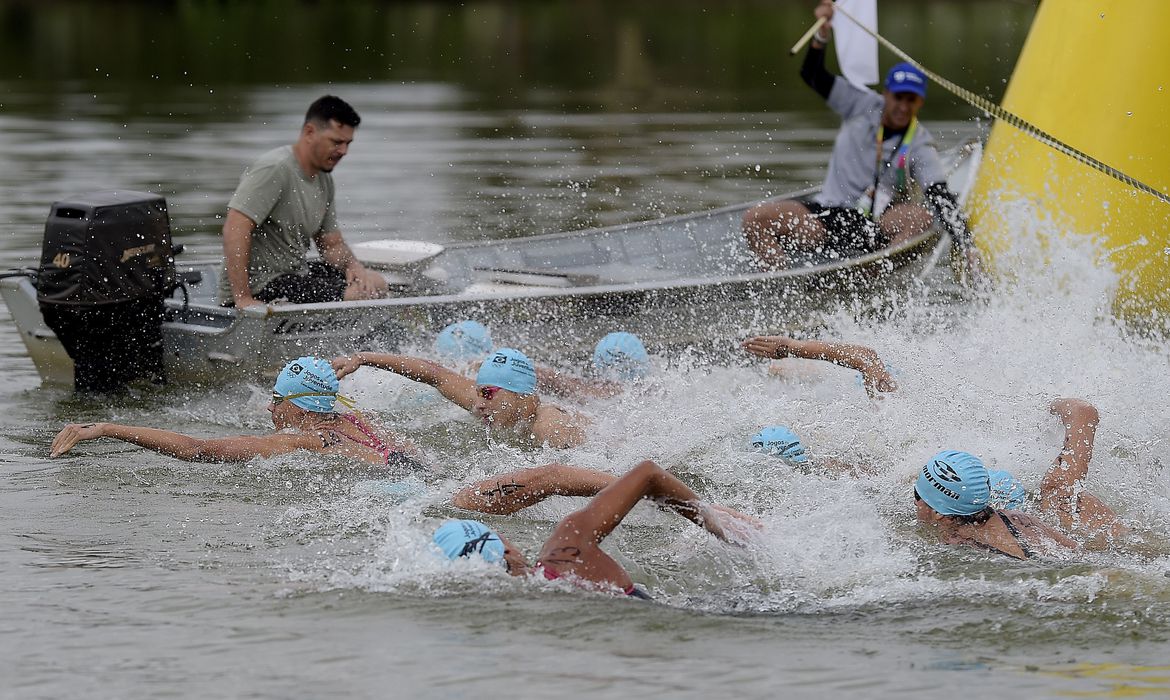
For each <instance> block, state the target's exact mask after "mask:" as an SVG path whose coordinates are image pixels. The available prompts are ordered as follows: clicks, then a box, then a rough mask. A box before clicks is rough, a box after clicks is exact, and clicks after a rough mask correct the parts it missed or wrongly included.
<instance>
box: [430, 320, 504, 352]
mask: <svg viewBox="0 0 1170 700" xmlns="http://www.w3.org/2000/svg"><path fill="white" fill-rule="evenodd" d="M491 351H492V334H491V332H490V331H488V329H487V326H485V325H483V324H482V323H480V322H479V321H470V320H468V321H459V322H457V323H452V324H451V325H449V326H447V327H446V328H444V329H443V330H441V331H439V335H438V337H437V338H435V352H437V353H439V354H440V355H442V356H443V357H447V358H450V359H452V360H478V359H479V358H481V357H483V356H484V355H486V354H488V353H489V352H491Z"/></svg>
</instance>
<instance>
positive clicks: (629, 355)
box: [593, 331, 650, 381]
mask: <svg viewBox="0 0 1170 700" xmlns="http://www.w3.org/2000/svg"><path fill="white" fill-rule="evenodd" d="M593 366H594V367H596V368H597V370H598V371H599V372H601V373H602V374H609V375H615V376H617V377H620V378H621V379H624V380H626V381H630V380H632V379H638V378H640V377H644V376H646V373H647V372H649V371H650V355H649V354H648V353H647V352H646V346H645V345H643V344H642V341H641V340H640V339H639V338H638V336H636V335H634V334H633V333H627V332H625V331H615V332H613V333H610V334H609V335H607V336H605V337H604V338H602V339H601V340H599V341H597V347H595V348H594V349H593Z"/></svg>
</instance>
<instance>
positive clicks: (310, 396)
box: [272, 356, 340, 413]
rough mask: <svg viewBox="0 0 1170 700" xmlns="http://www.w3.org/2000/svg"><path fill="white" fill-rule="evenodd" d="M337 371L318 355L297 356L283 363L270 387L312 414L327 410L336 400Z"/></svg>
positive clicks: (330, 409)
mask: <svg viewBox="0 0 1170 700" xmlns="http://www.w3.org/2000/svg"><path fill="white" fill-rule="evenodd" d="M339 386H340V385H339V384H338V382H337V373H336V372H334V371H333V366H332V365H330V364H329V363H328V362H326V361H325V360H322V359H321V358H319V357H309V356H306V357H300V358H297V359H295V360H293V361H292V362H290V363H288V364H287V365H285V366H284V369H282V370H281V371H280V374H279V375H277V377H276V384H275V385H274V386H273V387H272V393H273V394H279V395H280V396H283V397H284V398H285V399H287V400H289V401H291V402H292V404H293V405H294V406H297V407H299V408H303V409H305V410H306V411H313V412H314V413H329V412H330V411H332V410H333V404H334V402H335V401H337V390H338V388H339Z"/></svg>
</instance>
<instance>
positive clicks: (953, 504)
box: [914, 450, 991, 515]
mask: <svg viewBox="0 0 1170 700" xmlns="http://www.w3.org/2000/svg"><path fill="white" fill-rule="evenodd" d="M914 490H915V491H917V492H918V496H919V497H920V498H921V499H922V500H923V501H926V505H928V506H930V507H931V508H932V509H933V510H934V511H935V512H937V513H940V514H942V515H974V514H976V513H978V512H979V511H981V510H983V509H984V508H986V507H987V506H988V501H989V500H990V497H991V484H990V482H989V480H988V478H987V467H985V466H983V462H981V461H979V458H978V457H976V456H975V455H973V454H971V453H969V452H959V451H957V450H944V451H942V452H939V453H938V454H936V455H935V456H934V457H931V458H930V461H929V462H927V463H926V465H925V466H923V467H922V471H920V472H918V481H917V482H915V484H914Z"/></svg>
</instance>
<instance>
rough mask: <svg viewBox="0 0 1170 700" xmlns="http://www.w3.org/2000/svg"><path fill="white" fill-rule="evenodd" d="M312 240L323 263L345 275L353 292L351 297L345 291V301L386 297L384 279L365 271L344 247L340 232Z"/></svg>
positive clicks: (332, 232) (318, 236) (364, 267)
mask: <svg viewBox="0 0 1170 700" xmlns="http://www.w3.org/2000/svg"><path fill="white" fill-rule="evenodd" d="M313 240H314V242H316V244H317V252H319V253H321V257H322V258H323V259H324V260H325V262H327V263H329V264H330V265H332V266H333V267H336V268H337V269H338V270H341V271H342V272H344V273H345V281H346V282H347V283H348V284H349V286H350V288H351V289H352V290H353V291H354V294H352V295H351V293H350V291H349V290H347V293H346V299H378V298H381V297H384V296H386V291H387V287H386V280H385V278H383V277H382V276H381V275H379V274H378V273H376V272H374V271H372V270H367V269H366V266H365V265H363V264H362V263H361V261H360V260H358V259H357V257H356V256H354V254H353V251H352V250H350V249H349V246H348V245H346V243H345V239H344V238H342V237H341V231H329V232H321V233H318V234H317V235H316V236H314V237H313Z"/></svg>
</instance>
